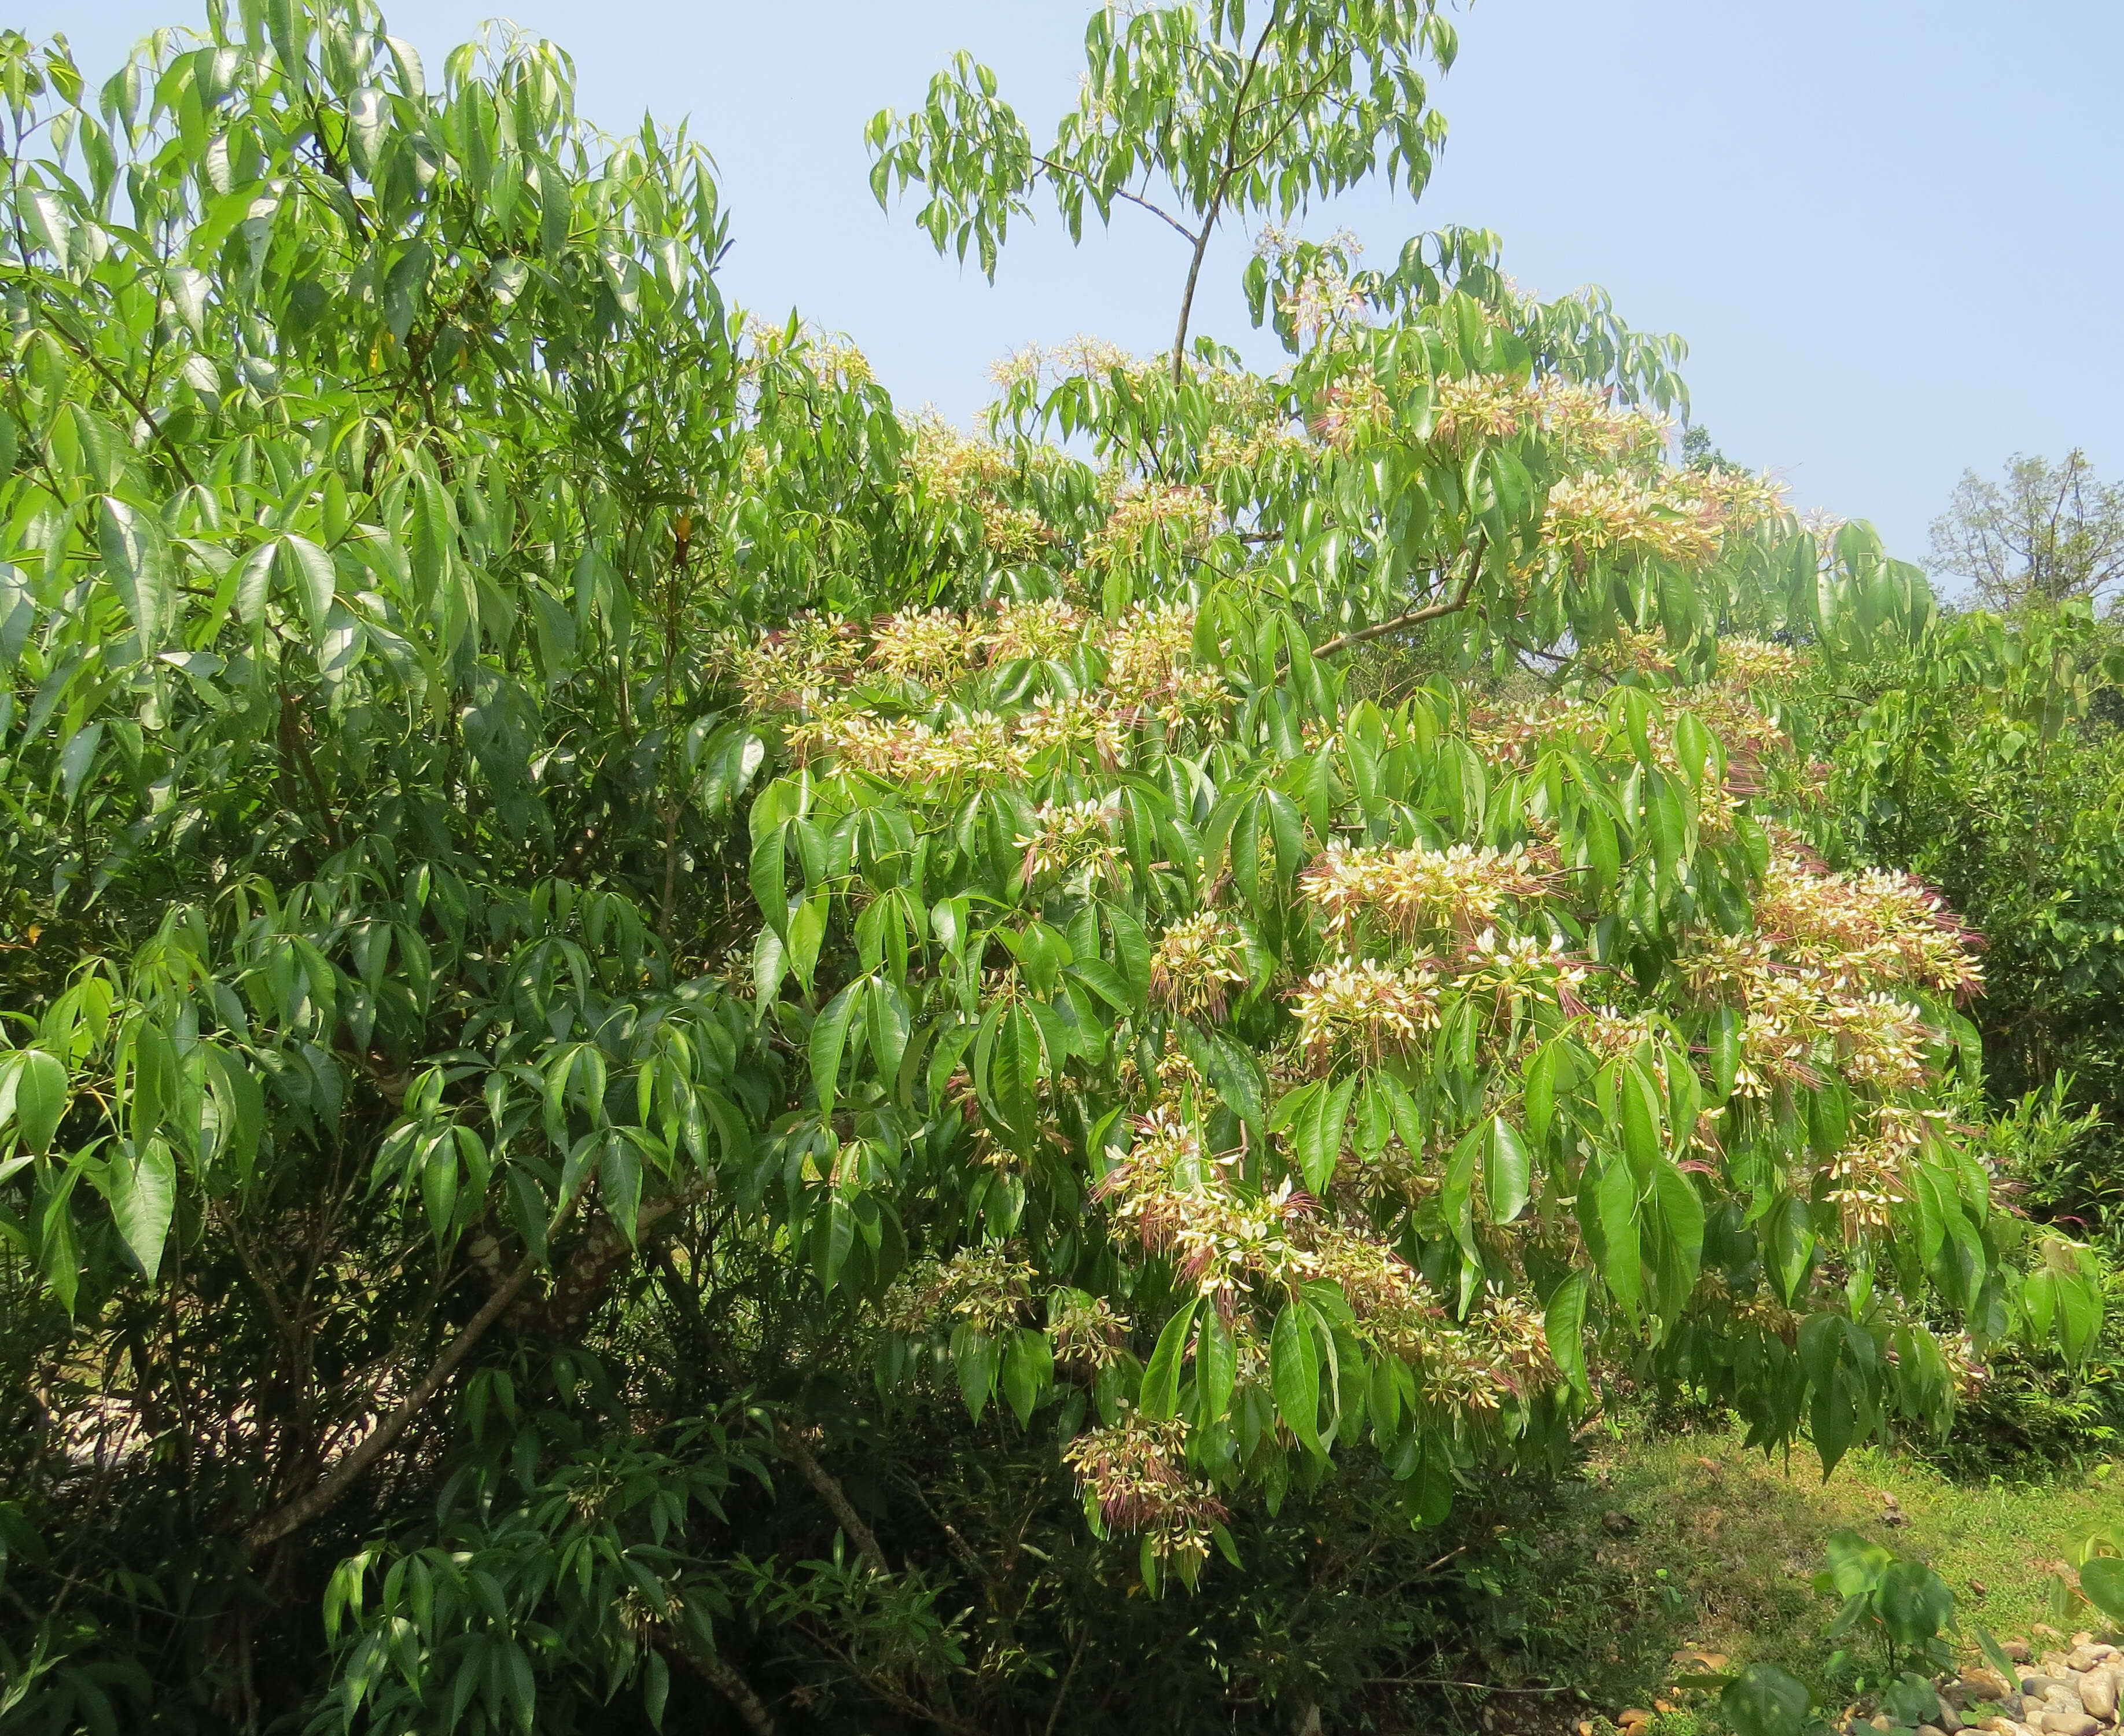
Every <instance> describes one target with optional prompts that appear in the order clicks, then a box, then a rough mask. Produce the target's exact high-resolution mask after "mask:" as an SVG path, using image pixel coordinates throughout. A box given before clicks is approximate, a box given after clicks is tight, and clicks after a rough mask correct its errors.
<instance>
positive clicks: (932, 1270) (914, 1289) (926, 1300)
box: [877, 1242, 1033, 1336]
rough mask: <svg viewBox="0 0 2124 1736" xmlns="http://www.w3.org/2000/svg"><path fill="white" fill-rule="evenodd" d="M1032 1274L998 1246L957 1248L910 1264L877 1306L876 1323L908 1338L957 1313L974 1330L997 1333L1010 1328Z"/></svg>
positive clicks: (1029, 1291) (1026, 1296)
mask: <svg viewBox="0 0 2124 1736" xmlns="http://www.w3.org/2000/svg"><path fill="white" fill-rule="evenodd" d="M1032 1282H1033V1270H1032V1268H1031V1266H1029V1265H1028V1264H1027V1263H1025V1262H1024V1261H1023V1260H1022V1259H1018V1258H1014V1257H1013V1255H1012V1254H1010V1253H1009V1251H1008V1249H1005V1248H1004V1247H1003V1245H1002V1244H999V1243H995V1242H984V1243H982V1244H980V1245H978V1246H975V1247H969V1248H961V1249H960V1250H959V1251H958V1252H957V1253H956V1254H953V1255H952V1258H950V1259H949V1260H937V1259H922V1260H916V1261H914V1262H913V1263H910V1264H909V1266H908V1267H907V1268H906V1269H905V1271H903V1272H902V1273H900V1276H899V1277H896V1278H895V1279H894V1280H893V1282H892V1285H891V1287H890V1288H889V1289H888V1290H887V1291H886V1293H885V1296H883V1298H882V1299H881V1300H880V1301H879V1302H878V1304H877V1321H878V1324H880V1325H881V1326H882V1327H884V1328H885V1329H886V1331H888V1332H897V1333H903V1334H908V1335H909V1336H912V1335H914V1334H919V1333H923V1332H927V1331H929V1330H932V1329H933V1328H934V1327H935V1326H936V1325H937V1323H938V1322H939V1321H940V1320H942V1319H943V1318H944V1317H945V1316H946V1315H956V1316H957V1317H958V1318H959V1319H961V1320H965V1321H966V1322H967V1323H968V1324H970V1325H971V1326H973V1327H974V1328H975V1329H976V1330H978V1331H981V1332H987V1333H996V1332H1001V1331H1003V1330H1004V1329H1007V1328H1008V1327H1010V1326H1013V1325H1015V1324H1017V1322H1018V1320H1020V1318H1021V1317H1022V1315H1023V1314H1024V1312H1025V1309H1026V1306H1027V1303H1028V1302H1029V1301H1031V1296H1032Z"/></svg>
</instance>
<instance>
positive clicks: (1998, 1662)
mask: <svg viewBox="0 0 2124 1736" xmlns="http://www.w3.org/2000/svg"><path fill="white" fill-rule="evenodd" d="M2080 1583H2081V1585H2082V1586H2083V1587H2084V1586H2085V1584H2086V1583H2087V1572H2086V1569H2084V1568H2083V1569H2081V1570H2080ZM1971 1631H1972V1632H1973V1633H1974V1634H1975V1635H1976V1649H1977V1650H1978V1651H1980V1652H1981V1653H1983V1654H1984V1661H1985V1663H1988V1664H1990V1666H1991V1668H1992V1669H1993V1670H1994V1671H1995V1672H1997V1674H1998V1677H1999V1680H2000V1681H2001V1682H2008V1683H2014V1682H2019V1681H2020V1679H2021V1672H2020V1668H2019V1667H2018V1665H2016V1664H2015V1663H2014V1660H2013V1659H2012V1658H2009V1657H2008V1656H2007V1655H2006V1648H2005V1647H2004V1646H2003V1645H2001V1644H1999V1642H1998V1641H1997V1640H1995V1639H1994V1638H1993V1637H1992V1635H1991V1630H1990V1629H1989V1628H1988V1627H1973V1628H1972V1629H1971Z"/></svg>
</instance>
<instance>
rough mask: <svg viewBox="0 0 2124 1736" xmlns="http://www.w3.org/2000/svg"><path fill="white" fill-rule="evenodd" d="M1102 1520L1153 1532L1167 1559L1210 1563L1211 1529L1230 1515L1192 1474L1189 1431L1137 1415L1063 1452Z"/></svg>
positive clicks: (1134, 1412)
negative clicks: (1188, 1452) (1188, 1467)
mask: <svg viewBox="0 0 2124 1736" xmlns="http://www.w3.org/2000/svg"><path fill="white" fill-rule="evenodd" d="M1063 1458H1064V1461H1065V1462H1067V1464H1068V1465H1069V1468H1070V1469H1071V1470H1074V1471H1075V1472H1076V1473H1077V1481H1078V1486H1079V1487H1080V1488H1081V1489H1083V1492H1084V1495H1085V1498H1086V1500H1087V1501H1088V1503H1093V1504H1095V1505H1096V1506H1097V1508H1098V1513H1099V1519H1100V1522H1101V1523H1102V1524H1103V1525H1106V1526H1107V1527H1111V1528H1112V1529H1113V1530H1116V1531H1148V1532H1149V1533H1150V1535H1151V1538H1152V1546H1153V1548H1154V1550H1155V1551H1156V1552H1157V1553H1158V1555H1159V1556H1160V1557H1161V1558H1162V1559H1164V1560H1168V1561H1177V1562H1179V1563H1181V1564H1183V1565H1187V1564H1200V1563H1201V1562H1202V1561H1204V1560H1207V1559H1208V1556H1209V1552H1210V1527H1212V1526H1215V1525H1221V1524H1222V1523H1224V1520H1225V1519H1226V1518H1227V1517H1229V1513H1227V1511H1226V1509H1225V1508H1224V1504H1223V1503H1221V1502H1219V1500H1218V1499H1217V1498H1216V1496H1215V1494H1214V1493H1213V1492H1212V1491H1211V1489H1210V1485H1209V1484H1206V1483H1205V1482H1203V1481H1201V1480H1200V1479H1198V1478H1196V1477H1193V1476H1191V1475H1188V1472H1187V1424H1186V1423H1182V1421H1181V1420H1180V1419H1179V1418H1177V1417H1174V1418H1164V1419H1163V1420H1159V1419H1155V1418H1150V1417H1147V1416H1145V1415H1144V1414H1143V1413H1142V1412H1141V1411H1139V1410H1132V1411H1130V1412H1129V1413H1128V1414H1126V1415H1125V1416H1124V1417H1123V1418H1121V1421H1119V1422H1118V1423H1114V1424H1112V1425H1111V1427H1108V1428H1093V1429H1089V1430H1087V1431H1086V1432H1085V1433H1083V1434H1081V1435H1079V1436H1078V1437H1077V1438H1076V1439H1075V1440H1074V1441H1073V1442H1070V1443H1069V1447H1067V1448H1066V1449H1064V1452H1063Z"/></svg>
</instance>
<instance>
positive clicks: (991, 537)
mask: <svg viewBox="0 0 2124 1736" xmlns="http://www.w3.org/2000/svg"><path fill="white" fill-rule="evenodd" d="M981 537H982V539H983V540H984V542H986V543H987V544H988V545H989V553H991V554H993V555H994V556H995V557H996V558H997V559H998V560H999V561H1008V562H1027V561H1032V560H1036V559H1037V558H1038V557H1040V556H1041V553H1044V552H1045V551H1046V549H1047V548H1048V547H1049V545H1050V544H1051V543H1053V542H1054V540H1055V533H1054V531H1053V530H1052V529H1050V528H1049V526H1048V523H1047V520H1045V519H1043V518H1042V517H1041V515H1039V514H1038V513H1036V512H1035V511H1034V510H1032V509H1031V507H1029V506H1003V504H1002V503H1001V502H999V501H983V502H982V503H981Z"/></svg>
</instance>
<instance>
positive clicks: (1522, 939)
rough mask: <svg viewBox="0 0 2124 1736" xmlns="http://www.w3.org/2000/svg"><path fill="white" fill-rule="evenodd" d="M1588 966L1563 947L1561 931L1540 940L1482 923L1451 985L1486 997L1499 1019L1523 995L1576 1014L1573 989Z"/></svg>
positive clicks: (1508, 1013) (1517, 1004)
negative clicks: (1492, 927)
mask: <svg viewBox="0 0 2124 1736" xmlns="http://www.w3.org/2000/svg"><path fill="white" fill-rule="evenodd" d="M1592 969H1593V967H1592V966H1591V964H1589V963H1588V962H1586V960H1584V959H1583V958H1581V957H1577V955H1575V954H1574V953H1572V952H1571V951H1570V950H1569V949H1568V948H1566V947H1565V945H1564V943H1563V937H1562V935H1560V934H1552V935H1551V936H1549V938H1548V939H1547V940H1546V941H1544V940H1542V939H1540V938H1539V937H1538V936H1536V935H1533V934H1513V935H1509V936H1506V935H1500V934H1498V933H1497V930H1496V929H1483V932H1482V934H1479V935H1478V936H1477V937H1476V940H1475V944H1474V946H1473V948H1472V949H1471V950H1470V952H1469V953H1468V957H1467V959H1466V961H1465V962H1464V963H1463V965H1462V967H1461V970H1460V973H1459V976H1457V977H1456V978H1455V979H1454V987H1455V988H1456V989H1458V990H1459V991H1460V992H1461V993H1462V994H1463V995H1467V996H1468V998H1469V999H1471V1000H1477V999H1480V1000H1488V1001H1490V1002H1491V1003H1492V1017H1493V1018H1494V1019H1497V1020H1498V1021H1499V1022H1503V1021H1505V1020H1507V1019H1511V1017H1512V1016H1513V1014H1515V1012H1516V1011H1517V1009H1519V1007H1520V1004H1521V1003H1523V1002H1525V1001H1528V1000H1542V1001H1552V1002H1553V1003H1554V1004H1557V1005H1558V1006H1559V1007H1561V1008H1562V1009H1563V1010H1564V1011H1565V1012H1566V1013H1568V1014H1573V1015H1576V1014H1579V1013H1581V1012H1583V1011H1584V1010H1585V1007H1586V1004H1585V1002H1584V1001H1582V1000H1580V999H1579V998H1578V990H1579V986H1580V985H1581V984H1582V983H1583V982H1584V981H1586V977H1587V976H1588V975H1590V974H1591V972H1592Z"/></svg>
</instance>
